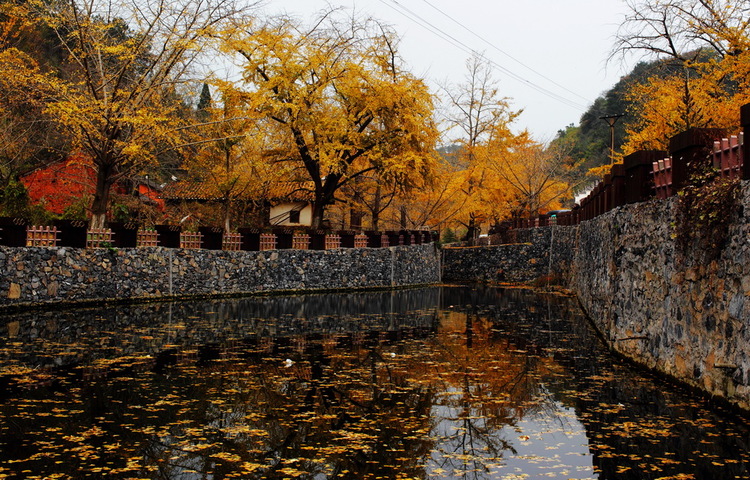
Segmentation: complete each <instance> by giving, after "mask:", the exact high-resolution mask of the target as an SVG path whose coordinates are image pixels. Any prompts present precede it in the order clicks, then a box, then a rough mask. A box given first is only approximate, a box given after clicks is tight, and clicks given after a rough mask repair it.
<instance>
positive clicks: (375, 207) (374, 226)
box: [372, 183, 382, 232]
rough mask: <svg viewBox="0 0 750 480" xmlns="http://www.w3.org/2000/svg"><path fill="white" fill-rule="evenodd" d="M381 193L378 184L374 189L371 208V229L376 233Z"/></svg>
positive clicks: (378, 222)
mask: <svg viewBox="0 0 750 480" xmlns="http://www.w3.org/2000/svg"><path fill="white" fill-rule="evenodd" d="M381 195H382V193H381V190H380V184H379V183H378V186H377V187H376V188H375V200H374V201H373V206H372V229H373V230H374V231H376V232H377V231H378V227H379V224H380V197H381Z"/></svg>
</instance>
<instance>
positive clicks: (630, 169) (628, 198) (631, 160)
mask: <svg viewBox="0 0 750 480" xmlns="http://www.w3.org/2000/svg"><path fill="white" fill-rule="evenodd" d="M667 155H668V153H667V152H664V151H661V150H640V151H638V152H634V153H631V154H630V155H628V156H627V157H625V159H624V160H623V165H624V166H625V185H624V189H625V203H638V202H643V201H646V200H648V199H649V198H651V197H652V196H653V195H654V191H653V189H654V179H653V177H652V176H651V171H652V170H653V162H655V161H658V160H661V159H663V158H664V157H666V156H667Z"/></svg>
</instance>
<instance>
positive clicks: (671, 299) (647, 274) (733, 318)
mask: <svg viewBox="0 0 750 480" xmlns="http://www.w3.org/2000/svg"><path fill="white" fill-rule="evenodd" d="M675 205H676V199H675V198H671V199H669V200H662V201H653V202H648V203H641V204H636V205H629V206H626V207H622V208H619V209H616V210H614V211H612V212H609V213H607V214H605V215H602V216H600V217H597V218H595V219H593V220H590V221H588V222H583V223H582V224H581V225H580V226H579V233H578V242H577V248H576V256H575V262H574V264H575V271H574V273H573V275H572V276H571V279H570V280H571V282H570V285H571V287H572V289H573V290H574V291H575V292H576V293H577V294H578V298H579V299H580V302H581V305H582V306H583V307H584V309H585V310H586V311H587V313H588V314H589V316H590V317H591V319H592V321H593V322H594V323H595V325H596V326H597V328H598V330H599V331H600V332H601V333H602V335H603V337H604V338H605V340H606V342H607V343H608V344H609V345H610V346H611V347H612V349H614V350H615V351H617V352H619V353H621V354H623V355H625V356H626V357H628V358H631V359H633V360H635V361H636V362H639V363H641V364H643V365H645V366H647V367H649V368H652V369H655V370H657V371H659V372H661V373H664V374H666V375H669V376H671V377H673V378H676V379H678V380H680V381H682V382H684V383H687V384H688V385H690V386H693V387H697V388H699V389H701V390H704V391H706V392H708V393H709V394H711V395H716V396H719V397H722V398H724V399H726V400H728V401H729V402H730V403H732V404H735V405H736V406H739V407H741V408H743V409H746V410H750V383H749V380H750V379H749V378H748V374H750V329H749V328H748V327H749V326H750V301H748V295H750V245H748V241H747V239H748V238H750V224H749V219H748V216H747V215H746V214H742V215H740V216H739V218H736V219H734V221H733V223H732V226H731V228H730V234H729V240H728V242H727V244H726V246H725V248H724V249H723V250H722V251H721V252H720V253H719V254H718V255H717V256H716V257H715V258H710V257H707V256H706V252H704V251H700V250H699V249H698V248H697V247H695V246H689V247H681V246H679V244H678V243H677V242H676V241H675V236H676V234H675V226H674V211H675ZM743 205H744V206H745V208H744V209H743V210H744V211H745V212H748V213H750V209H748V207H750V188H748V184H745V185H744V186H743Z"/></svg>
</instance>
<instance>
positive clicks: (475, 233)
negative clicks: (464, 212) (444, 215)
mask: <svg viewBox="0 0 750 480" xmlns="http://www.w3.org/2000/svg"><path fill="white" fill-rule="evenodd" d="M479 229H480V225H479V224H478V223H477V219H476V217H475V216H474V214H473V213H472V214H470V215H469V225H468V230H467V232H466V241H467V242H468V243H469V246H470V247H473V246H475V245H476V244H477V238H478V237H479Z"/></svg>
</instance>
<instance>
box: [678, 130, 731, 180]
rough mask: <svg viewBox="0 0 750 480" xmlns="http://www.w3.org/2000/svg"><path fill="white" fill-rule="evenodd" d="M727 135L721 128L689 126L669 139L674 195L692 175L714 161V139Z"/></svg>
mask: <svg viewBox="0 0 750 480" xmlns="http://www.w3.org/2000/svg"><path fill="white" fill-rule="evenodd" d="M724 136H725V132H724V130H722V129H719V128H689V129H687V130H685V131H684V132H682V133H678V134H677V135H675V136H673V137H672V138H670V139H669V153H670V154H671V155H672V192H671V193H672V195H675V194H676V193H677V192H679V191H680V190H681V189H682V187H684V186H685V185H686V184H687V182H688V179H689V177H690V175H691V174H692V173H693V172H695V171H697V170H698V168H700V166H702V165H709V164H711V163H712V159H711V150H712V149H713V146H714V140H716V139H717V138H722V137H724Z"/></svg>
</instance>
